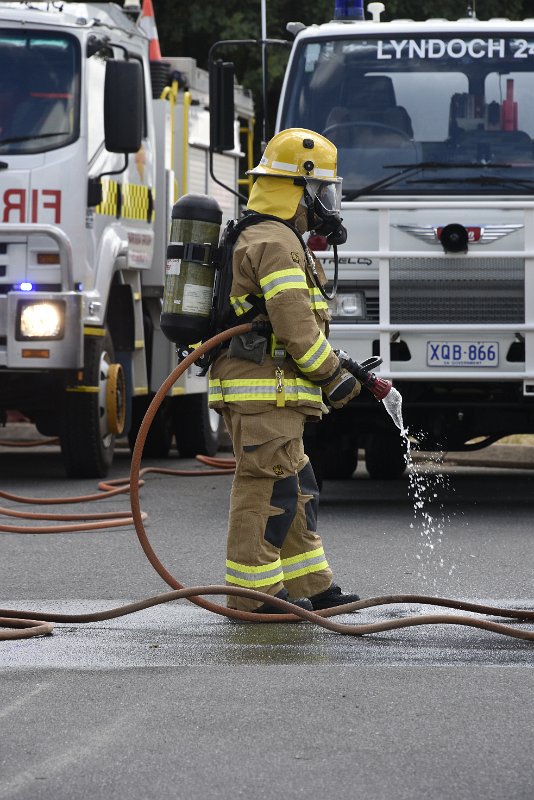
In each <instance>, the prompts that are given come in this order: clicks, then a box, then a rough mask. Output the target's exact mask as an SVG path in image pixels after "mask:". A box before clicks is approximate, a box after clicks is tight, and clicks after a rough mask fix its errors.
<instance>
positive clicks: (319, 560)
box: [282, 547, 328, 581]
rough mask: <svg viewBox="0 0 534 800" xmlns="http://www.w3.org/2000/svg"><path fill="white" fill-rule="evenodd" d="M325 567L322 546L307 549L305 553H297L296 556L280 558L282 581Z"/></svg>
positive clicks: (326, 564) (326, 563) (326, 562)
mask: <svg viewBox="0 0 534 800" xmlns="http://www.w3.org/2000/svg"><path fill="white" fill-rule="evenodd" d="M327 567H328V561H327V560H326V556H325V554H324V549H323V548H322V547H318V548H316V549H315V550H309V551H308V552H307V553H299V554H298V555H296V556H291V557H290V558H283V559H282V568H283V570H284V581H288V580H293V579H294V578H300V577H301V576H302V575H308V574H309V573H310V572H319V571H320V570H322V569H326V568H327Z"/></svg>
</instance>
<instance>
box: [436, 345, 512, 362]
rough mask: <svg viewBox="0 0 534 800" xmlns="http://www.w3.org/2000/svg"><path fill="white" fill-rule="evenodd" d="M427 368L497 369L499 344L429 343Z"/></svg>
mask: <svg viewBox="0 0 534 800" xmlns="http://www.w3.org/2000/svg"><path fill="white" fill-rule="evenodd" d="M426 363H427V366H429V367H498V366H499V342H488V341H483V342H472V341H471V342H454V341H453V342H448V341H439V342H435V341H434V342H429V341H427V343H426Z"/></svg>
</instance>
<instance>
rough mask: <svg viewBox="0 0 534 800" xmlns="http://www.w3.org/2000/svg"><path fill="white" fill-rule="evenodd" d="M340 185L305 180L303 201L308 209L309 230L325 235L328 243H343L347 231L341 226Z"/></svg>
mask: <svg viewBox="0 0 534 800" xmlns="http://www.w3.org/2000/svg"><path fill="white" fill-rule="evenodd" d="M341 186H342V181H341V179H338V180H337V181H336V182H335V183H327V182H326V181H315V180H313V179H311V180H306V184H305V187H304V196H303V201H302V202H304V203H305V205H306V207H307V209H308V223H309V230H314V231H315V233H318V234H319V235H321V236H326V238H327V240H328V242H329V243H330V244H344V243H345V242H346V241H347V231H346V230H345V228H344V227H343V225H342V224H341V223H342V221H343V220H342V218H341V215H340V210H341Z"/></svg>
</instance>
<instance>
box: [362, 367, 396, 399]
mask: <svg viewBox="0 0 534 800" xmlns="http://www.w3.org/2000/svg"><path fill="white" fill-rule="evenodd" d="M364 386H365V387H366V388H367V389H369V391H370V392H371V394H372V395H373V396H374V397H376V399H377V400H383V399H384V397H385V396H386V395H387V394H389V392H390V391H391V387H392V386H393V384H392V383H391V381H388V380H386V378H377V376H376V375H375V374H374V373H373V372H370V373H369V377H368V379H367V380H366V381H364Z"/></svg>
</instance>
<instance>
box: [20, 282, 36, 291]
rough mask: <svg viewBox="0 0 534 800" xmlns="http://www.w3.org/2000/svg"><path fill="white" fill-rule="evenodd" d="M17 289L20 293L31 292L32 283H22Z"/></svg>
mask: <svg viewBox="0 0 534 800" xmlns="http://www.w3.org/2000/svg"><path fill="white" fill-rule="evenodd" d="M18 288H19V289H20V291H21V292H31V291H32V289H33V283H30V282H29V281H22V283H20V284H19V287H18Z"/></svg>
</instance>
